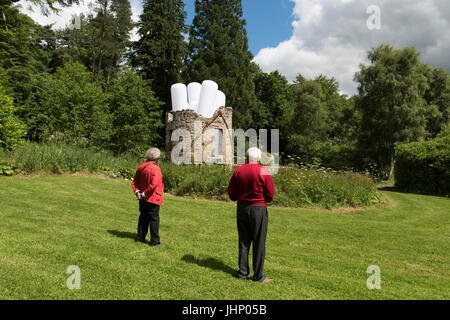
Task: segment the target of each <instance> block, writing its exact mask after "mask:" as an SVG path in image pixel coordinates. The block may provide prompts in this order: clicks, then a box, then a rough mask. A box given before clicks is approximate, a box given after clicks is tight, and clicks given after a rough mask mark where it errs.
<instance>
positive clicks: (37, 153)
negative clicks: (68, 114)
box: [10, 142, 139, 174]
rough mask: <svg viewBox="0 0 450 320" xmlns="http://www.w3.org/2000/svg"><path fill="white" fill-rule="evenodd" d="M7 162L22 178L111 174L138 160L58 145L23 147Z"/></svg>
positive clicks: (31, 144) (130, 165) (131, 165)
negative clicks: (32, 175) (66, 174)
mask: <svg viewBox="0 0 450 320" xmlns="http://www.w3.org/2000/svg"><path fill="white" fill-rule="evenodd" d="M10 162H11V164H13V165H14V166H15V167H16V168H17V169H18V170H19V171H21V172H23V173H25V174H32V173H54V174H61V173H74V172H81V171H85V172H89V173H97V172H103V173H108V174H109V173H113V172H114V171H119V170H120V169H121V168H128V167H135V166H136V165H137V164H138V162H139V159H138V158H137V157H133V156H130V155H125V156H121V157H114V156H113V154H112V153H111V152H110V151H105V150H100V151H98V150H94V149H88V148H80V147H76V146H73V145H68V144H61V143H47V144H37V143H30V142H28V143H25V144H24V145H22V146H21V147H19V148H16V149H15V150H14V151H13V152H11V154H10Z"/></svg>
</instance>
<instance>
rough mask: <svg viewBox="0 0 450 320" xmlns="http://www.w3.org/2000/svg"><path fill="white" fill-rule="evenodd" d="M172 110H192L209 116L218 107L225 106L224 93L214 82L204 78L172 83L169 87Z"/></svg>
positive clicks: (206, 116)
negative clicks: (185, 82) (186, 83)
mask: <svg viewBox="0 0 450 320" xmlns="http://www.w3.org/2000/svg"><path fill="white" fill-rule="evenodd" d="M170 92H171V96H172V110H173V111H181V110H194V111H195V112H197V113H198V114H199V115H201V116H203V117H205V118H211V117H212V116H213V115H214V112H216V111H217V109H219V108H220V107H225V103H226V97H225V94H224V93H223V92H222V91H220V90H219V87H218V85H217V83H216V82H214V81H212V80H205V81H203V83H202V84H200V83H198V82H192V83H189V84H188V86H187V87H186V85H184V84H183V83H176V84H174V85H173V86H172V87H171V89H170Z"/></svg>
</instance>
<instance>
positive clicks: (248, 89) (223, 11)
mask: <svg viewBox="0 0 450 320" xmlns="http://www.w3.org/2000/svg"><path fill="white" fill-rule="evenodd" d="M195 12H196V16H195V18H194V21H193V25H192V26H191V28H190V33H189V59H188V75H189V79H190V80H191V81H199V82H201V81H203V80H206V79H211V80H214V81H216V82H217V83H218V84H219V88H220V90H222V91H223V92H224V93H225V94H226V96H227V106H230V107H232V108H233V109H234V112H233V126H234V127H235V128H248V127H252V126H255V125H256V126H257V123H254V119H253V118H254V117H253V115H255V114H257V113H258V105H259V104H258V100H257V99H256V96H255V85H254V80H253V77H254V75H255V72H256V71H257V70H256V68H255V66H254V65H253V64H252V62H251V60H252V58H253V56H252V54H251V52H250V51H249V48H248V39H247V32H246V30H245V25H246V22H245V20H244V19H243V18H242V16H243V10H242V3H241V0H196V2H195ZM255 118H256V117H255Z"/></svg>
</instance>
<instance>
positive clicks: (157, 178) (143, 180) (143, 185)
mask: <svg viewBox="0 0 450 320" xmlns="http://www.w3.org/2000/svg"><path fill="white" fill-rule="evenodd" d="M131 187H132V188H133V191H134V192H135V193H136V191H138V190H139V191H140V192H141V193H142V192H144V193H145V200H146V201H148V202H151V203H154V204H158V205H162V203H163V193H164V183H163V179H162V175H161V168H160V167H158V165H157V164H156V163H154V162H153V161H148V162H145V163H143V164H141V165H140V166H139V167H138V168H137V170H136V174H135V175H134V179H133V182H131Z"/></svg>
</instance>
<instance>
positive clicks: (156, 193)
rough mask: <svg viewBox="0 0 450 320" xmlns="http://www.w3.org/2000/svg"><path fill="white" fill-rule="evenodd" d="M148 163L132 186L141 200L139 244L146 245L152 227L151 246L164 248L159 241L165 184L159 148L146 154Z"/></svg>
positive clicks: (144, 164)
mask: <svg viewBox="0 0 450 320" xmlns="http://www.w3.org/2000/svg"><path fill="white" fill-rule="evenodd" d="M146 158H147V162H145V163H143V164H141V165H140V166H139V167H138V168H137V170H136V174H135V176H134V179H133V182H132V183H131V186H132V188H133V191H134V194H135V195H136V199H137V200H139V211H140V213H141V214H140V216H139V222H138V234H137V237H136V241H137V242H143V243H145V237H146V236H147V233H148V227H149V225H150V237H151V239H150V245H151V246H155V247H164V245H162V244H161V243H160V239H159V206H160V205H162V203H163V192H164V184H163V179H162V175H161V169H160V168H159V167H158V165H157V162H158V160H159V158H160V151H159V149H158V148H151V149H149V150H147V153H146Z"/></svg>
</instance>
